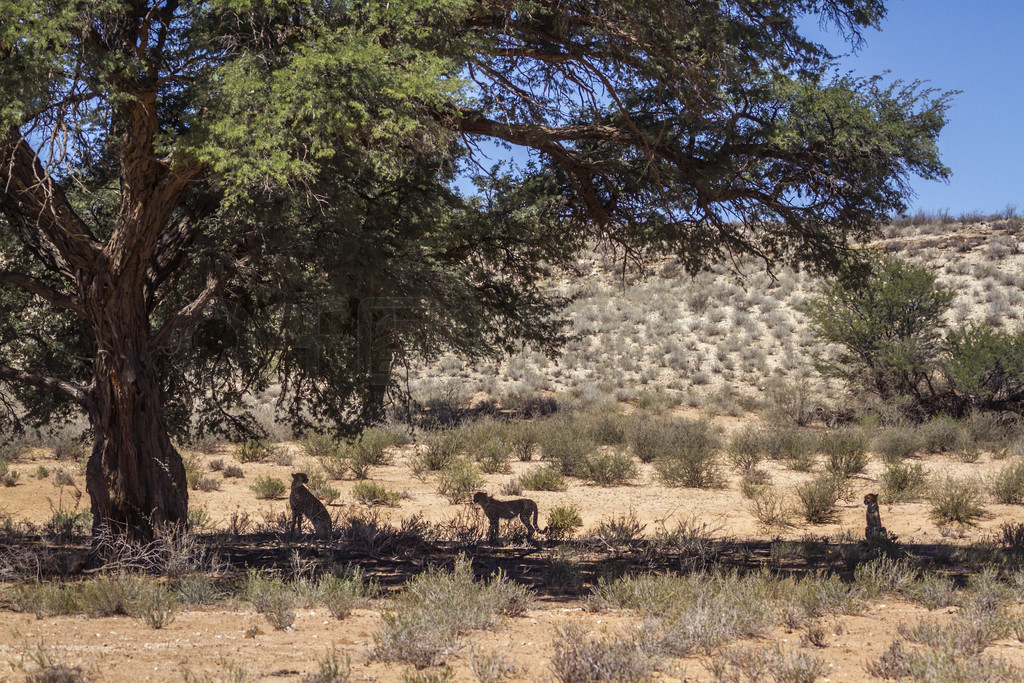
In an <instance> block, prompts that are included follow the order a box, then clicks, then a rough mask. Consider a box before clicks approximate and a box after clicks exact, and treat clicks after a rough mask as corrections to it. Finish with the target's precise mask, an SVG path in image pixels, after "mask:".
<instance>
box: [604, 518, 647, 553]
mask: <svg viewBox="0 0 1024 683" xmlns="http://www.w3.org/2000/svg"><path fill="white" fill-rule="evenodd" d="M645 526H646V525H645V524H642V523H641V522H640V520H638V519H637V518H636V514H635V513H634V512H633V511H632V510H630V511H629V513H627V514H625V515H619V516H618V517H609V518H607V519H602V520H601V521H600V522H598V523H597V526H596V527H594V532H593V537H594V539H595V540H597V541H599V542H600V543H601V544H602V545H604V546H606V547H607V548H608V549H609V550H612V551H620V550H628V549H630V548H632V547H633V546H635V545H636V543H637V541H639V539H640V536H641V534H643V532H644V528H645Z"/></svg>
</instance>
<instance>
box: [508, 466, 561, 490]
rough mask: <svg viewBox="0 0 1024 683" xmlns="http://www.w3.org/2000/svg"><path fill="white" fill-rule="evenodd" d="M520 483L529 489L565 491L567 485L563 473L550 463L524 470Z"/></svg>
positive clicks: (520, 476)
mask: <svg viewBox="0 0 1024 683" xmlns="http://www.w3.org/2000/svg"><path fill="white" fill-rule="evenodd" d="M519 484H520V485H521V486H522V487H523V488H524V489H526V490H527V491H564V490H565V489H566V487H567V484H566V482H565V477H564V476H562V473H561V472H559V471H558V470H557V469H556V468H554V467H551V466H550V465H545V466H543V467H535V468H534V469H532V470H530V471H528V472H523V473H522V474H520V475H519Z"/></svg>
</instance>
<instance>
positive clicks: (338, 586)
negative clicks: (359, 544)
mask: <svg viewBox="0 0 1024 683" xmlns="http://www.w3.org/2000/svg"><path fill="white" fill-rule="evenodd" d="M378 591H379V587H378V585H377V584H376V583H375V582H367V580H366V577H365V575H364V574H363V571H362V569H359V568H358V567H356V568H354V569H352V570H350V571H349V572H348V573H346V574H345V575H344V576H342V577H337V576H326V577H325V578H324V579H323V580H322V581H321V582H320V594H321V595H322V596H323V601H324V604H325V605H326V606H327V609H328V610H330V612H331V614H332V615H333V616H334V618H335V619H344V618H345V617H347V616H348V615H350V614H351V613H352V610H353V609H356V608H357V607H363V606H365V605H366V604H367V603H368V601H369V599H370V598H371V597H373V596H374V595H376V594H377V592H378Z"/></svg>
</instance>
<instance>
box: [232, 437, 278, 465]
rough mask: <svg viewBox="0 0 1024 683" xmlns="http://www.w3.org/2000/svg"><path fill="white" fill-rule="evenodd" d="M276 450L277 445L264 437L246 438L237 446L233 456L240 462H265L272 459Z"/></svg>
mask: <svg viewBox="0 0 1024 683" xmlns="http://www.w3.org/2000/svg"><path fill="white" fill-rule="evenodd" d="M276 452H277V446H275V445H274V444H272V443H270V442H269V441H267V440H266V439H246V440H245V441H244V442H242V445H241V446H239V447H238V451H237V452H236V453H235V458H237V459H238V462H241V463H249V462H266V461H267V460H270V459H272V458H273V457H274V453H276Z"/></svg>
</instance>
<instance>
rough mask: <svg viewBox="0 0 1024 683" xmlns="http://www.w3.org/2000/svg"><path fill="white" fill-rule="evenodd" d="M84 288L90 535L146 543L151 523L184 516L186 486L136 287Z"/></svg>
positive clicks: (181, 519) (174, 520) (175, 520)
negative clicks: (89, 361) (89, 385)
mask: <svg viewBox="0 0 1024 683" xmlns="http://www.w3.org/2000/svg"><path fill="white" fill-rule="evenodd" d="M106 284H108V285H109V281H108V283H106ZM85 291H86V292H87V296H86V302H87V306H86V310H87V314H88V316H89V318H90V322H91V323H92V325H91V326H92V329H93V334H94V338H95V345H96V355H95V360H94V377H93V390H92V402H91V403H92V405H91V407H90V416H89V417H90V421H91V423H92V427H93V430H94V442H93V452H92V456H91V457H90V458H89V464H88V467H87V469H86V490H87V491H88V493H89V496H90V498H91V499H92V513H93V532H94V533H95V532H96V531H98V530H99V529H100V528H101V527H103V526H109V527H110V529H111V530H112V531H114V532H115V533H117V534H126V535H128V536H129V537H130V538H133V539H135V540H141V541H148V540H150V539H152V538H153V533H154V530H155V529H156V528H157V527H160V526H162V525H166V524H177V523H183V522H184V521H185V517H186V512H187V510H188V486H187V484H186V480H185V468H184V465H183V463H182V459H181V456H180V454H179V453H178V452H177V450H175V448H174V446H173V445H172V444H171V440H170V438H169V437H168V435H167V429H166V426H165V424H164V421H163V418H162V416H161V401H160V381H159V374H158V371H157V366H156V363H155V361H154V358H153V354H152V352H151V350H150V342H149V316H148V311H147V308H146V306H145V301H144V295H143V292H142V291H141V288H139V287H131V288H115V289H114V291H113V292H111V291H109V290H108V288H107V287H106V286H104V284H103V283H101V282H100V281H94V282H92V283H90V284H89V286H87V288H86V290H85ZM104 295H107V296H104Z"/></svg>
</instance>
